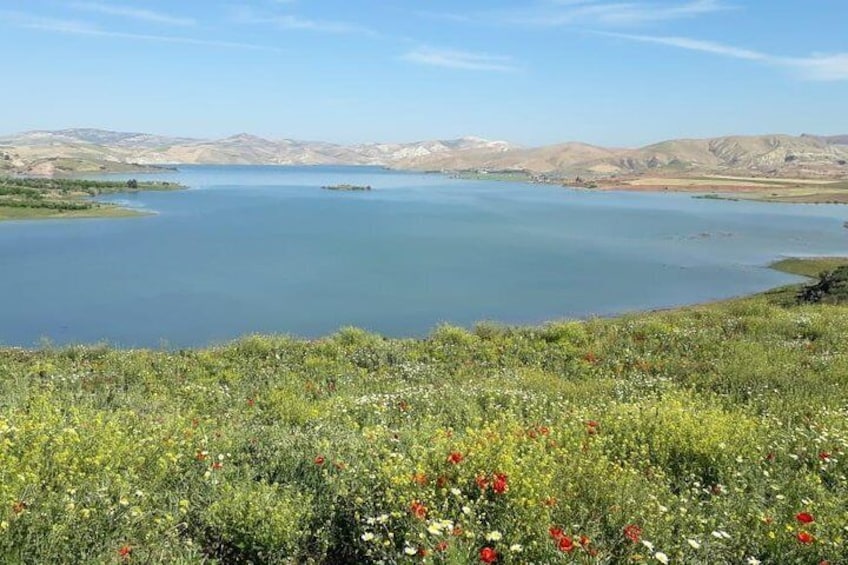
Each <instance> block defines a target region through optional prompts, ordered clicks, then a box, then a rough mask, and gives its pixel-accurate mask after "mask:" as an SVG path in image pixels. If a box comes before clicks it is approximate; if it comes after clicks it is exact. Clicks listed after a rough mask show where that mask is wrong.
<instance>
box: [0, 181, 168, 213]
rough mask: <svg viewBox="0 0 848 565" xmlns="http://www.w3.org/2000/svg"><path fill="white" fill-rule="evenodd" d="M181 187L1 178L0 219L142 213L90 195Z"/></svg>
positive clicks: (165, 184)
mask: <svg viewBox="0 0 848 565" xmlns="http://www.w3.org/2000/svg"><path fill="white" fill-rule="evenodd" d="M181 188H184V187H183V186H182V185H180V184H177V183H171V182H138V181H136V180H130V181H92V180H82V179H52V178H24V177H3V178H0V221H3V220H40V219H68V218H118V217H128V216H140V215H144V213H143V212H139V211H137V210H132V209H128V208H121V207H119V206H114V205H112V204H106V203H103V202H97V201H95V200H92V197H95V196H99V195H102V194H116V193H126V192H138V191H142V190H178V189H181Z"/></svg>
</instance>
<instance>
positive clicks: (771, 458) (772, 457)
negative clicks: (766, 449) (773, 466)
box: [765, 452, 775, 462]
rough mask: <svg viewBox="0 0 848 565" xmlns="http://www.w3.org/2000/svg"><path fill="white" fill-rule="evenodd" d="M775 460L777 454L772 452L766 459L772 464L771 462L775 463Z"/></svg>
mask: <svg viewBox="0 0 848 565" xmlns="http://www.w3.org/2000/svg"><path fill="white" fill-rule="evenodd" d="M774 458H775V454H774V453H773V452H772V453H769V454H768V455H766V458H765V459H766V461H768V462H771V461H774Z"/></svg>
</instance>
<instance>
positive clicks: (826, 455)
mask: <svg viewBox="0 0 848 565" xmlns="http://www.w3.org/2000/svg"><path fill="white" fill-rule="evenodd" d="M819 459H821V460H822V461H828V460H829V459H830V453H828V452H827V451H822V452H821V453H819Z"/></svg>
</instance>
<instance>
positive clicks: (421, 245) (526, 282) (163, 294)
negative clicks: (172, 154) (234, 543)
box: [0, 166, 848, 347]
mask: <svg viewBox="0 0 848 565" xmlns="http://www.w3.org/2000/svg"><path fill="white" fill-rule="evenodd" d="M132 176H134V177H135V178H138V179H139V180H141V179H148V178H149V179H154V180H172V181H178V182H181V183H183V184H186V185H188V186H190V187H191V189H190V190H186V191H180V192H168V193H157V192H151V193H139V194H134V195H118V196H115V197H109V198H105V200H111V201H117V202H121V203H124V204H126V205H129V206H133V207H139V208H145V209H149V210H151V211H155V212H156V214H155V215H151V216H147V217H143V218H134V219H112V220H68V221H41V222H3V223H0V344H5V345H21V346H32V345H36V344H37V343H38V342H39V340H41V339H42V338H47V339H49V340H51V341H52V342H54V343H57V344H67V343H92V342H97V341H108V342H110V343H112V344H115V345H119V346H127V347H136V346H153V347H158V346H168V347H187V346H198V345H207V344H213V343H218V342H222V341H226V340H230V339H232V338H236V337H238V336H241V335H244V334H248V333H289V334H293V335H297V336H303V337H315V336H321V335H326V334H328V333H331V332H333V331H335V330H337V329H338V328H340V327H343V326H349V325H353V326H359V327H362V328H365V329H368V330H371V331H375V332H380V333H382V334H385V335H387V336H423V335H426V334H427V333H428V332H429V331H430V330H432V329H433V328H434V327H436V326H437V325H438V324H440V323H453V324H458V325H462V326H468V327H470V326H472V325H473V324H474V323H475V322H477V321H482V320H493V321H498V322H503V323H508V324H535V323H540V322H544V321H547V320H554V319H561V318H573V317H579V318H584V317H590V316H605V315H611V314H616V313H622V312H627V311H633V310H644V309H652V308H660V307H669V306H675V305H681V304H690V303H697V302H703V301H708V300H714V299H719V298H726V297H731V296H736V295H742V294H746V293H751V292H755V291H761V290H764V289H767V288H770V287H773V286H777V285H780V284H785V283H790V282H794V281H797V280H799V279H797V278H795V277H791V276H788V275H785V274H782V273H778V272H775V271H772V270H770V269H768V268H766V265H767V264H769V263H770V262H771V261H773V260H775V259H778V258H780V257H783V256H791V255H840V254H841V255H844V254H846V251H847V250H848V229H845V227H843V222H845V221H846V220H848V206H834V205H790V204H764V203H754V202H731V201H720V200H704V199H695V198H692V196H691V195H687V194H665V193H663V194H659V193H653V194H651V193H623V192H589V191H580V190H570V189H564V188H559V187H552V186H534V185H526V184H520V183H501V182H485V181H465V180H457V179H450V178H447V177H444V176H441V175H428V174H417V173H401V172H394V171H385V170H381V169H378V168H367V167H270V166H269V167H260V166H250V167H247V166H245V167H238V166H226V167H211V166H190V167H180V170H179V171H178V172H173V173H165V174H157V175H132ZM122 178H129V177H122ZM340 183H350V184H357V185H366V184H367V185H371V186H372V187H373V188H374V190H372V191H371V192H364V193H348V192H334V191H328V190H321V189H320V187H321V186H322V185H331V184H340Z"/></svg>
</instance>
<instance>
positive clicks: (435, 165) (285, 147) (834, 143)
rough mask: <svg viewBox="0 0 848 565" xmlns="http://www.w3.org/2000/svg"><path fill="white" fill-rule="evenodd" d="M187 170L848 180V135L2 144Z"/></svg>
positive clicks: (0, 151) (52, 139)
mask: <svg viewBox="0 0 848 565" xmlns="http://www.w3.org/2000/svg"><path fill="white" fill-rule="evenodd" d="M180 164H244V165H253V164H257V165H258V164H279V165H377V166H384V167H390V168H396V169H410V170H426V171H488V172H493V171H524V172H527V173H529V174H535V175H546V176H549V177H562V178H569V177H574V176H584V177H589V178H599V177H611V176H618V175H634V174H642V173H649V172H650V173H652V174H666V173H668V174H686V175H692V174H702V173H704V174H706V173H709V174H745V175H755V176H795V177H797V176H801V177H826V178H842V177H848V135H842V136H829V137H828V136H815V135H806V134H805V135H802V136H789V135H758V136H730V137H718V138H712V139H678V140H671V141H664V142H662V143H657V144H654V145H649V146H646V147H641V148H637V149H625V148H606V147H597V146H593V145H587V144H585V143H577V142H571V143H563V144H559V145H549V146H544V147H534V148H525V147H520V146H518V145H514V144H511V143H509V142H506V141H490V140H486V139H482V138H479V137H463V138H460V139H453V140H434V141H419V142H413V143H366V144H359V145H339V144H333V143H325V142H312V141H298V140H292V139H283V140H276V141H274V140H268V139H263V138H261V137H256V136H253V135H249V134H239V135H235V136H232V137H227V138H224V139H218V140H206V139H192V138H181V137H164V136H157V135H150V134H144V133H125V132H114V131H105V130H98V129H67V130H60V131H31V132H25V133H21V134H15V135H10V136H6V137H0V171H6V172H12V173H24V174H26V173H29V174H62V173H74V172H96V171H132V170H144V169H145V168H147V167H151V166H161V165H180Z"/></svg>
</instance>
